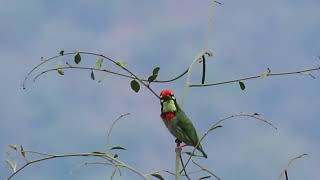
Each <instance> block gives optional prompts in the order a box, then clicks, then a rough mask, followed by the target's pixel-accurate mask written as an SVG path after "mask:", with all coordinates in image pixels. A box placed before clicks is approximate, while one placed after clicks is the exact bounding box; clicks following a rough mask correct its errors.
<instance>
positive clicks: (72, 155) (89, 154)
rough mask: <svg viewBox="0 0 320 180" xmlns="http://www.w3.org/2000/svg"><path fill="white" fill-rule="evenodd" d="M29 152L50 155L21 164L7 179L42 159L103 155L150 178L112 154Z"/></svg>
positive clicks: (146, 179)
mask: <svg viewBox="0 0 320 180" xmlns="http://www.w3.org/2000/svg"><path fill="white" fill-rule="evenodd" d="M26 152H29V153H34V154H39V155H41V154H42V155H45V156H48V157H44V158H40V159H36V160H33V161H29V162H27V163H26V164H24V165H23V166H21V167H20V168H19V169H17V170H16V171H15V172H14V173H12V174H11V175H10V176H9V177H8V179H7V180H10V179H11V178H13V177H14V176H15V175H16V174H18V173H19V172H20V171H22V170H23V169H25V168H26V167H27V166H29V165H31V164H35V163H38V162H41V161H46V160H50V159H56V158H67V157H101V158H105V159H107V160H109V161H110V162H115V165H116V166H119V167H124V168H126V169H128V170H131V171H132V172H134V173H135V174H137V175H139V176H141V177H142V178H144V179H145V180H148V179H149V178H148V177H147V176H145V175H144V174H142V173H141V172H139V171H138V170H136V169H134V168H132V167H131V166H129V165H127V164H125V163H124V162H122V161H120V160H119V159H115V158H113V157H112V156H109V155H107V154H105V153H76V154H64V155H53V154H47V153H41V152H36V151H26Z"/></svg>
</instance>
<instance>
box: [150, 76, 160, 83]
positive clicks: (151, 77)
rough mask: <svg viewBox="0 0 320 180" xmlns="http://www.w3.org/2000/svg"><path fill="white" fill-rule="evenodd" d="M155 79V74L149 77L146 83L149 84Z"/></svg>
mask: <svg viewBox="0 0 320 180" xmlns="http://www.w3.org/2000/svg"><path fill="white" fill-rule="evenodd" d="M157 77H158V75H157V74H154V75H151V76H149V77H148V82H149V83H151V82H153V81H154V80H156V79H157Z"/></svg>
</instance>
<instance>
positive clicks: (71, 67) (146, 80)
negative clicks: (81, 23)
mask: <svg viewBox="0 0 320 180" xmlns="http://www.w3.org/2000/svg"><path fill="white" fill-rule="evenodd" d="M58 69H80V70H90V71H91V70H94V71H99V72H105V73H110V74H113V75H117V76H121V77H126V78H130V79H137V78H135V77H132V76H129V75H126V74H122V73H118V72H114V71H111V70H107V69H97V68H91V67H80V66H66V67H61V68H52V69H47V70H45V71H42V72H41V73H39V74H37V75H36V76H35V77H34V78H33V81H36V80H37V79H38V78H39V77H40V76H42V75H44V74H46V73H49V72H51V71H57V70H58ZM187 72H188V69H186V70H185V71H184V72H183V73H182V74H180V75H179V76H177V77H174V78H172V79H168V80H154V81H152V83H169V82H173V81H176V80H178V79H180V78H181V77H183V76H184V75H185V74H187ZM141 80H142V81H144V82H148V79H141Z"/></svg>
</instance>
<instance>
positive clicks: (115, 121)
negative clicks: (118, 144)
mask: <svg viewBox="0 0 320 180" xmlns="http://www.w3.org/2000/svg"><path fill="white" fill-rule="evenodd" d="M128 115H130V113H125V114H122V115H120V116H119V117H118V118H117V119H116V120H114V121H113V122H112V124H111V126H110V128H109V130H108V135H107V148H109V142H110V136H111V132H112V129H113V127H114V126H115V125H116V123H117V122H118V121H119V120H120V119H122V118H123V117H125V116H128Z"/></svg>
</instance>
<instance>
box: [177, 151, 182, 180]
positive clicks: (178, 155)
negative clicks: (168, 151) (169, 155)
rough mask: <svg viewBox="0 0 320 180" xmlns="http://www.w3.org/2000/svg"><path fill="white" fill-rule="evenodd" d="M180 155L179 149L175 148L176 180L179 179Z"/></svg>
mask: <svg viewBox="0 0 320 180" xmlns="http://www.w3.org/2000/svg"><path fill="white" fill-rule="evenodd" d="M180 155H181V149H180V148H176V180H180V179H181V174H180V171H181V170H180V169H181V167H180Z"/></svg>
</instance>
